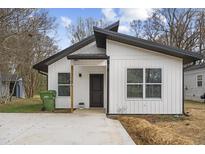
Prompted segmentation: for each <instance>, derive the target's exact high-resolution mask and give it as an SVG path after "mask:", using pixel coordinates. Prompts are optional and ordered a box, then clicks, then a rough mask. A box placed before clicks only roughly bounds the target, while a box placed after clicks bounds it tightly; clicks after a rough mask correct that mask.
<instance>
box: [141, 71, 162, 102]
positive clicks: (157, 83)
mask: <svg viewBox="0 0 205 154" xmlns="http://www.w3.org/2000/svg"><path fill="white" fill-rule="evenodd" d="M145 71H146V72H145V74H146V75H145V76H146V79H145V80H146V81H145V87H146V88H145V89H146V90H145V91H146V92H145V93H146V98H161V83H162V79H161V78H162V73H161V69H160V68H149V69H146V70H145Z"/></svg>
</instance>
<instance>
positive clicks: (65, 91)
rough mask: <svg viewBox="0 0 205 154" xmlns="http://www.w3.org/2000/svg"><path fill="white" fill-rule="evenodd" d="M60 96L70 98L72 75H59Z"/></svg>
mask: <svg viewBox="0 0 205 154" xmlns="http://www.w3.org/2000/svg"><path fill="white" fill-rule="evenodd" d="M58 96H70V73H58Z"/></svg>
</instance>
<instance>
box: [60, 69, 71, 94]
mask: <svg viewBox="0 0 205 154" xmlns="http://www.w3.org/2000/svg"><path fill="white" fill-rule="evenodd" d="M60 73H69V74H70V72H58V73H57V94H58V86H69V87H70V86H71V84H62V83H60V84H59V83H58V74H60ZM57 96H58V97H70V96H59V95H57Z"/></svg>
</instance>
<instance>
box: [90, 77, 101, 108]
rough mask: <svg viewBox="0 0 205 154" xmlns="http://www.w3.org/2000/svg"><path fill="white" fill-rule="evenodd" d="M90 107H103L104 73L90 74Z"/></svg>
mask: <svg viewBox="0 0 205 154" xmlns="http://www.w3.org/2000/svg"><path fill="white" fill-rule="evenodd" d="M90 107H103V74H90Z"/></svg>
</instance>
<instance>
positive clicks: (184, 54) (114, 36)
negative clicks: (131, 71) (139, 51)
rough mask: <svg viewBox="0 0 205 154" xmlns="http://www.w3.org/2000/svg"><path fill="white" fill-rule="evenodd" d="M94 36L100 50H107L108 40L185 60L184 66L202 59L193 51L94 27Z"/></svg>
mask: <svg viewBox="0 0 205 154" xmlns="http://www.w3.org/2000/svg"><path fill="white" fill-rule="evenodd" d="M94 34H95V39H96V44H97V46H98V47H100V48H106V38H107V39H110V40H114V41H118V42H121V43H126V44H129V45H133V46H136V47H141V48H144V49H148V50H152V51H156V52H160V53H163V54H167V55H171V56H175V57H179V58H183V61H184V64H186V63H190V62H193V61H196V60H200V59H202V56H201V55H199V54H197V53H194V52H191V51H184V50H181V49H178V48H173V47H169V46H166V45H162V44H159V43H155V42H152V41H148V40H144V39H140V38H137V37H133V36H129V35H125V34H121V33H117V32H113V31H109V30H106V29H102V28H97V27H94Z"/></svg>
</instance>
